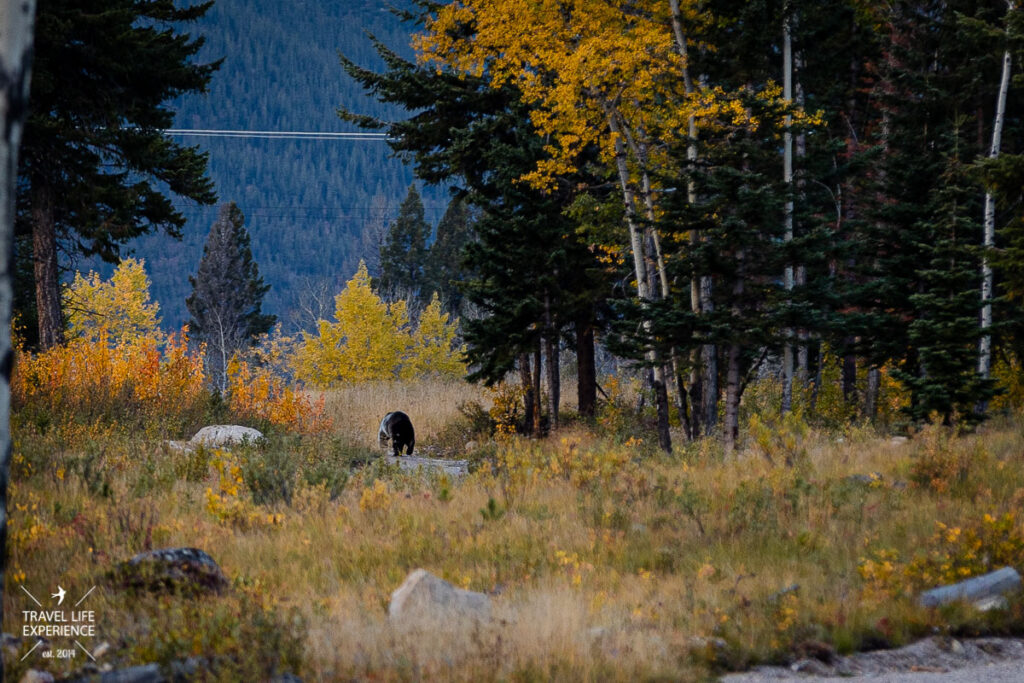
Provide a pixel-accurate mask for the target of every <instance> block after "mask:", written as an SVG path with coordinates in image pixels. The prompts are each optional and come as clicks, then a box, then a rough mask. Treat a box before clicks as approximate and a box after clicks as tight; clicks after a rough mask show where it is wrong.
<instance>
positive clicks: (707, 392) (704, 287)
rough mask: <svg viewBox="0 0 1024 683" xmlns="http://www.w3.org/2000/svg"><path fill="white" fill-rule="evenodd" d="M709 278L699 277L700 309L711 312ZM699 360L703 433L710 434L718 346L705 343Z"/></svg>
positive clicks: (715, 418)
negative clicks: (701, 369) (701, 376)
mask: <svg viewBox="0 0 1024 683" xmlns="http://www.w3.org/2000/svg"><path fill="white" fill-rule="evenodd" d="M711 286H712V285H711V278H710V277H709V276H707V275H705V276H703V277H701V279H700V299H701V310H702V311H703V312H704V313H705V314H711V313H712V312H714V310H715V304H714V302H713V301H712V300H711ZM701 360H702V365H703V369H704V378H703V379H702V380H701V385H702V389H703V392H704V395H703V396H702V397H701V398H702V408H703V411H704V434H705V435H706V436H711V435H713V434H714V432H715V426H716V425H717V424H718V348H717V347H716V346H715V345H714V344H705V345H704V346H703V347H702V348H701Z"/></svg>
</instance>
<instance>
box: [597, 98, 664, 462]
mask: <svg viewBox="0 0 1024 683" xmlns="http://www.w3.org/2000/svg"><path fill="white" fill-rule="evenodd" d="M607 114H608V125H609V128H610V129H611V131H612V134H613V135H614V136H615V168H616V170H617V172H618V175H619V184H620V186H621V188H622V198H623V201H624V202H625V206H626V227H627V228H628V230H629V242H630V248H631V250H632V252H633V268H634V273H635V274H636V289H637V295H638V296H639V297H640V301H641V302H643V303H647V302H650V301H651V300H652V297H651V290H652V288H653V285H652V284H651V283H650V281H649V280H648V278H647V258H646V255H645V248H644V234H643V232H642V231H641V230H640V226H639V225H638V224H637V206H636V192H635V191H634V190H633V184H632V182H631V181H630V178H629V167H628V165H627V163H626V149H625V144H624V143H623V137H624V135H623V130H622V128H621V126H620V125H619V120H618V117H617V116H616V115H615V113H614V112H613V111H611V110H609V111H607ZM644 329H645V330H648V331H650V329H651V323H650V321H649V320H644ZM646 356H647V361H648V363H650V364H651V367H652V368H653V371H654V384H655V387H654V389H655V393H656V396H657V403H658V427H659V428H658V432H659V433H658V441H659V445H660V446H661V448H662V450H664V451H666V452H671V451H672V440H671V437H670V436H669V434H668V405H667V402H665V401H663V400H662V396H664V394H665V386H666V384H665V368H664V366H663V365H662V363H661V358H660V354H659V353H658V352H657V350H656V349H653V348H652V349H650V350H648V351H647V353H646ZM663 404H664V405H663Z"/></svg>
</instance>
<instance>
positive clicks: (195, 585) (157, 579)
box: [116, 548, 228, 591]
mask: <svg viewBox="0 0 1024 683" xmlns="http://www.w3.org/2000/svg"><path fill="white" fill-rule="evenodd" d="M116 574H117V575H118V576H117V578H118V579H119V582H120V583H122V584H124V585H126V586H128V587H130V588H144V589H146V590H162V589H180V588H191V589H200V590H213V591H220V590H221V589H223V588H225V587H226V586H227V585H228V580H227V577H226V576H224V572H222V571H221V568H220V566H219V565H218V564H217V563H216V562H215V561H214V560H213V558H212V557H210V556H209V555H207V554H206V553H205V552H204V551H202V550H199V549H198V548H164V549H162V550H151V551H149V552H145V553H140V554H139V555H136V556H135V557H133V558H132V559H130V560H128V561H127V562H122V563H121V565H120V567H119V568H118V570H117V571H116Z"/></svg>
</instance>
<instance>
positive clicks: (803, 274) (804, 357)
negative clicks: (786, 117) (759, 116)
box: [794, 52, 810, 389]
mask: <svg viewBox="0 0 1024 683" xmlns="http://www.w3.org/2000/svg"><path fill="white" fill-rule="evenodd" d="M802 66H803V60H802V59H801V58H800V53H799V52H798V53H797V54H796V56H795V59H794V68H795V69H796V73H797V76H798V78H796V79H795V83H794V87H795V88H796V93H795V97H796V106H798V107H800V109H801V110H802V109H803V108H804V89H803V86H802V85H801V84H800V79H799V75H800V69H801V67H802ZM806 157H807V133H805V132H804V131H800V132H799V133H797V135H796V161H797V164H798V165H799V164H800V163H801V162H802V161H803V159H805V158H806ZM805 182H806V181H805V180H803V179H800V180H797V182H796V189H797V196H798V197H800V198H801V200H802V199H803V196H804V184H805ZM806 284H807V267H806V266H804V265H803V264H797V266H796V286H797V287H803V286H804V285H806ZM796 336H797V346H796V373H795V376H796V381H797V384H798V385H799V386H800V387H801V389H806V387H807V380H808V376H809V374H810V373H809V369H808V350H807V344H808V341H809V336H808V334H807V328H804V327H802V328H800V329H799V330H797V335H796Z"/></svg>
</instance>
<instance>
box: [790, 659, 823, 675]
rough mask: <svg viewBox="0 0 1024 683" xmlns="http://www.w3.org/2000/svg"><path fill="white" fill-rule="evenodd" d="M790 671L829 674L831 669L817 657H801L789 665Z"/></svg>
mask: <svg viewBox="0 0 1024 683" xmlns="http://www.w3.org/2000/svg"><path fill="white" fill-rule="evenodd" d="M789 668H790V670H791V671H795V672H797V673H802V674H811V675H812V676H830V675H831V674H832V669H831V667H829V666H826V665H825V664H822V663H821V662H819V661H818V660H817V659H801V660H798V661H796V662H793V663H792V664H790V665H789Z"/></svg>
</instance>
